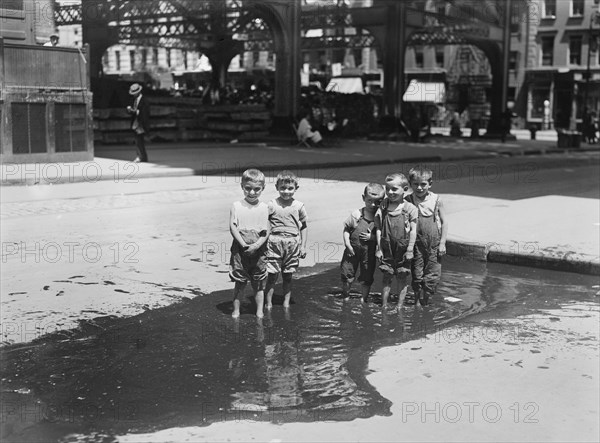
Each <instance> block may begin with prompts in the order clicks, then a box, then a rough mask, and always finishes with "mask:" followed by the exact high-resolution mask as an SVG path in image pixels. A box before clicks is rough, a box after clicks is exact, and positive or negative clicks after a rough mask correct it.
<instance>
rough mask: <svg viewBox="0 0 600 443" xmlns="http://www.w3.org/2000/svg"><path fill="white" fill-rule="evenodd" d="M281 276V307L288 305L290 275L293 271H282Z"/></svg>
mask: <svg viewBox="0 0 600 443" xmlns="http://www.w3.org/2000/svg"><path fill="white" fill-rule="evenodd" d="M281 275H282V276H283V307H284V308H289V307H290V299H291V298H292V277H293V275H294V274H293V273H291V272H284V273H283V274H281Z"/></svg>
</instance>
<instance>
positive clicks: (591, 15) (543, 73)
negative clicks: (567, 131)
mask: <svg viewBox="0 0 600 443" xmlns="http://www.w3.org/2000/svg"><path fill="white" fill-rule="evenodd" d="M598 7H599V1H598V0H532V8H531V13H530V15H529V20H528V21H527V22H526V23H524V26H525V27H526V29H525V33H526V35H527V36H528V38H526V39H525V41H524V44H523V45H521V50H522V52H523V54H524V55H525V57H524V58H523V57H521V60H522V61H523V62H524V63H525V65H524V67H523V69H521V71H524V73H525V78H524V86H525V90H526V95H525V97H526V106H525V112H526V118H527V121H528V122H531V123H535V124H537V125H538V126H540V127H544V128H561V127H562V128H567V127H570V128H571V129H575V128H574V125H575V124H576V123H577V122H579V121H580V119H581V117H582V115H583V111H584V108H586V107H587V108H588V109H589V110H594V111H596V112H597V111H598V110H600V51H599V50H598V45H597V40H598V32H599V28H600V23H598V22H596V21H595V17H596V15H597V11H598Z"/></svg>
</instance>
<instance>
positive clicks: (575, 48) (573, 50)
mask: <svg viewBox="0 0 600 443" xmlns="http://www.w3.org/2000/svg"><path fill="white" fill-rule="evenodd" d="M581 40H582V39H581V36H580V35H576V36H571V38H569V63H570V64H571V65H580V64H581Z"/></svg>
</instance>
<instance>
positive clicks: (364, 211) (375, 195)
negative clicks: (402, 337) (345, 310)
mask: <svg viewBox="0 0 600 443" xmlns="http://www.w3.org/2000/svg"><path fill="white" fill-rule="evenodd" d="M384 196H385V189H384V188H383V186H381V185H380V184H379V183H369V184H368V185H367V186H365V190H364V193H363V196H362V199H363V202H364V203H365V206H364V207H363V208H361V209H357V210H356V211H353V212H352V213H351V214H350V216H349V217H348V218H347V219H346V221H345V222H344V234H343V235H344V246H345V247H346V249H345V250H344V256H343V257H342V264H341V273H342V295H343V297H344V298H348V297H350V287H351V286H352V283H353V282H354V278H355V277H356V273H357V271H358V272H359V273H358V281H359V283H361V286H362V301H363V302H366V301H367V299H368V298H369V292H370V291H371V285H372V284H373V274H374V273H375V264H376V259H375V249H376V248H377V239H376V238H375V229H374V227H375V212H377V209H378V208H379V204H380V203H381V201H382V200H383V197H384Z"/></svg>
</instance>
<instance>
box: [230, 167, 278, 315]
mask: <svg viewBox="0 0 600 443" xmlns="http://www.w3.org/2000/svg"><path fill="white" fill-rule="evenodd" d="M264 189H265V175H264V174H263V173H262V172H260V171H259V170H258V169H248V170H246V171H244V173H243V174H242V190H243V191H244V199H243V200H240V201H236V202H234V203H233V206H232V207H231V212H230V214H229V230H230V231H231V235H232V236H233V244H232V245H231V260H230V272H229V277H230V278H231V280H232V281H234V282H235V287H234V288H233V313H232V314H231V316H232V317H233V318H238V317H239V316H240V299H239V296H240V294H241V293H243V291H244V288H245V287H246V283H248V281H250V284H251V285H252V289H253V290H254V296H255V300H256V316H257V317H262V316H263V307H264V285H265V280H266V278H267V262H266V252H267V245H266V242H267V239H268V238H269V233H270V226H269V207H268V206H267V204H266V203H264V202H261V201H259V197H260V195H261V194H262V192H263V190H264Z"/></svg>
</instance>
